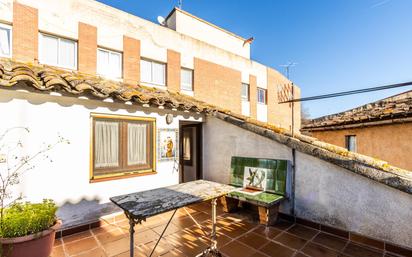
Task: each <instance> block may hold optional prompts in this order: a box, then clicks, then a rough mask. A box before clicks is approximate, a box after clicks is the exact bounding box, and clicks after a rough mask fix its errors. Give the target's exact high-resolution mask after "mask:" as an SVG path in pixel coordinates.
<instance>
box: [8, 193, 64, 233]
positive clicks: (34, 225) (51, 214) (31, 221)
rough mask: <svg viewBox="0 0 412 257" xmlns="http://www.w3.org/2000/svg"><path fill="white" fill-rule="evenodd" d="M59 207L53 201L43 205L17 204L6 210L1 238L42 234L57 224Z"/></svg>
mask: <svg viewBox="0 0 412 257" xmlns="http://www.w3.org/2000/svg"><path fill="white" fill-rule="evenodd" d="M56 211H57V206H56V204H55V203H54V202H53V201H52V200H43V202H42V203H29V202H26V203H15V204H13V205H11V206H10V207H8V208H6V209H4V216H3V222H2V224H1V225H2V226H1V228H0V237H2V238H10V237H20V236H26V235H30V234H35V233H37V232H41V231H43V230H46V229H48V228H50V227H51V226H53V224H54V223H55V222H56Z"/></svg>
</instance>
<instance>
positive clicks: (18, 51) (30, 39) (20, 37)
mask: <svg viewBox="0 0 412 257" xmlns="http://www.w3.org/2000/svg"><path fill="white" fill-rule="evenodd" d="M38 17H39V14H38V11H37V9H35V8H32V7H29V6H26V5H22V4H19V3H17V2H13V48H12V49H13V59H16V60H18V61H23V62H32V63H37V62H38V49H39V34H38V33H39V21H38V20H39V19H38Z"/></svg>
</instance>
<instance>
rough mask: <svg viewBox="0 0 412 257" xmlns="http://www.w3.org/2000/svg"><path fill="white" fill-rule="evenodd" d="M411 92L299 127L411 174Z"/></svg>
mask: <svg viewBox="0 0 412 257" xmlns="http://www.w3.org/2000/svg"><path fill="white" fill-rule="evenodd" d="M411 117H412V92H411V91H407V92H404V93H401V94H398V95H395V96H391V97H388V98H385V99H382V100H379V101H376V102H373V103H368V104H366V105H363V106H360V107H357V108H354V109H351V110H348V111H345V112H342V113H336V114H332V115H328V116H325V117H321V118H317V119H313V120H311V121H309V122H308V123H307V124H305V125H304V126H303V127H302V131H304V132H308V133H310V134H311V136H314V137H316V138H318V139H319V140H322V141H325V142H328V143H331V144H334V145H338V146H341V147H345V148H347V149H348V150H351V151H354V152H358V153H361V154H365V155H368V156H372V157H375V158H378V159H381V160H385V161H388V162H389V163H391V164H392V165H395V166H397V167H400V168H403V169H407V170H412V160H411V158H409V153H410V152H411V151H412V140H411V136H412V118H411Z"/></svg>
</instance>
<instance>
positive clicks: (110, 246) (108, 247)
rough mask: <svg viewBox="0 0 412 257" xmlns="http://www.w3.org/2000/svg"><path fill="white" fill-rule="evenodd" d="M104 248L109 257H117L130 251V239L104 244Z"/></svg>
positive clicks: (125, 238)
mask: <svg viewBox="0 0 412 257" xmlns="http://www.w3.org/2000/svg"><path fill="white" fill-rule="evenodd" d="M103 248H104V251H105V252H106V254H107V256H109V257H111V256H115V255H118V254H121V253H124V252H126V251H129V250H130V239H129V238H128V237H123V238H121V239H118V240H116V241H110V242H108V243H105V244H103Z"/></svg>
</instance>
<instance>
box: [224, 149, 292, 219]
mask: <svg viewBox="0 0 412 257" xmlns="http://www.w3.org/2000/svg"><path fill="white" fill-rule="evenodd" d="M245 167H253V168H265V169H267V170H268V172H267V177H266V180H267V181H266V191H262V192H261V193H258V194H256V195H250V194H247V193H242V192H239V191H235V192H232V193H230V194H228V195H227V196H225V197H222V198H221V202H222V205H223V210H224V211H225V212H232V211H233V210H235V209H236V208H237V206H238V204H239V201H242V202H247V203H249V204H252V205H256V206H257V207H258V211H259V221H260V223H261V224H264V225H272V224H273V223H274V222H276V220H277V216H278V210H279V205H280V203H281V202H282V201H283V200H284V199H286V180H287V169H288V161H286V160H275V159H258V158H248V157H236V156H234V157H232V162H231V169H230V185H232V186H235V187H239V188H242V187H243V179H244V170H245Z"/></svg>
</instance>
